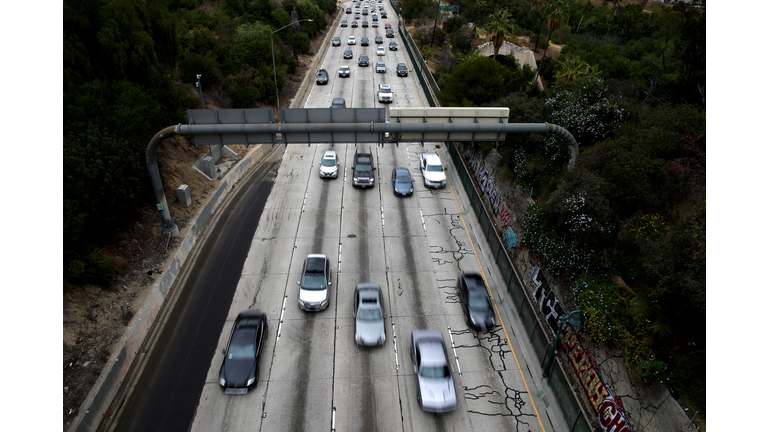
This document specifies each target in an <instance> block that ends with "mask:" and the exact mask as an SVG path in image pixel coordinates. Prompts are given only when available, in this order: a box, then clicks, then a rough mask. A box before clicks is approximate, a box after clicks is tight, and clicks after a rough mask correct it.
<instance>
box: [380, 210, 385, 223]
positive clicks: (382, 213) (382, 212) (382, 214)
mask: <svg viewBox="0 0 768 432" xmlns="http://www.w3.org/2000/svg"><path fill="white" fill-rule="evenodd" d="M380 207H381V227H382V228H384V206H380Z"/></svg>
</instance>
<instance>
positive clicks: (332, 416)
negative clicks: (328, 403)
mask: <svg viewBox="0 0 768 432" xmlns="http://www.w3.org/2000/svg"><path fill="white" fill-rule="evenodd" d="M331 430H332V431H335V430H336V407H333V411H332V412H331Z"/></svg>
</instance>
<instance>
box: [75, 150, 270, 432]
mask: <svg viewBox="0 0 768 432" xmlns="http://www.w3.org/2000/svg"><path fill="white" fill-rule="evenodd" d="M257 146H258V147H257V148H256V149H255V150H254V151H252V152H249V153H248V155H246V156H245V157H243V159H242V160H241V161H240V162H238V163H237V164H236V165H235V166H234V167H233V168H232V169H230V170H229V171H228V172H227V174H226V175H225V176H224V178H223V179H222V181H221V184H220V185H219V188H218V189H217V190H216V192H214V194H213V196H211V199H210V200H208V203H207V204H206V205H205V206H204V207H203V208H202V210H201V211H200V214H199V215H198V216H197V218H196V219H195V221H194V222H193V223H192V226H191V227H190V229H189V231H188V232H187V234H186V235H185V237H184V240H183V241H182V242H181V245H180V246H179V248H178V250H177V251H176V254H175V255H174V257H173V259H172V260H171V261H170V262H169V263H168V267H167V268H166V269H165V270H163V274H162V276H161V277H160V280H159V281H158V282H157V283H156V284H155V285H154V286H153V287H152V288H151V292H150V294H149V295H148V297H147V302H146V303H145V305H144V307H142V309H141V310H139V311H138V312H136V314H135V315H134V317H133V319H132V320H131V322H130V323H129V325H128V327H127V329H126V331H125V333H124V334H123V337H121V338H120V340H119V341H118V342H117V345H116V347H115V349H114V350H113V353H112V355H111V356H110V358H109V360H108V361H107V364H106V365H105V366H104V369H103V370H102V371H101V375H100V376H99V378H98V379H97V380H96V383H95V384H94V386H93V388H92V389H91V391H90V393H88V396H87V397H86V398H85V401H83V404H82V405H81V406H80V412H78V414H77V417H76V418H75V419H74V420H73V422H72V424H71V425H70V427H69V429H68V430H69V431H95V430H96V429H97V428H98V426H99V424H100V423H101V421H102V419H103V418H104V415H105V414H106V413H107V410H108V409H109V406H110V405H111V404H112V401H113V400H114V398H115V396H116V395H117V393H118V391H119V389H120V385H121V384H122V383H123V380H124V379H125V377H126V375H127V373H128V370H129V369H130V367H131V365H132V364H133V362H134V360H136V358H137V353H138V352H139V349H140V348H141V346H142V344H143V343H144V339H145V338H146V337H147V335H148V334H149V330H150V328H151V327H152V324H153V323H154V322H155V318H156V317H157V315H158V313H159V312H160V309H161V308H162V306H163V304H164V303H165V299H166V298H167V297H168V293H169V292H170V290H171V287H172V286H173V284H174V283H175V282H176V278H177V277H178V275H179V271H180V270H181V268H182V267H183V266H184V263H185V262H186V260H187V258H188V257H189V254H190V252H192V250H193V249H194V248H195V246H196V244H197V240H198V238H199V237H200V234H201V233H202V232H203V230H204V228H205V226H206V224H207V223H208V221H209V220H210V218H211V216H212V215H213V214H214V213H215V212H216V210H217V209H218V207H219V205H220V204H221V203H222V202H223V201H224V198H226V196H227V193H228V192H229V191H230V190H231V189H232V188H233V187H234V185H235V183H237V182H238V181H239V180H240V179H241V178H242V177H243V176H244V175H245V174H246V173H247V172H248V171H249V170H250V169H251V168H252V167H253V166H254V165H255V164H256V163H257V162H259V161H260V160H261V159H262V158H264V156H266V155H267V154H268V153H269V152H270V150H272V147H271V145H270V144H257Z"/></svg>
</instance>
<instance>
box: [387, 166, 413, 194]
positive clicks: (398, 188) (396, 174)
mask: <svg viewBox="0 0 768 432" xmlns="http://www.w3.org/2000/svg"><path fill="white" fill-rule="evenodd" d="M392 188H393V189H394V192H395V196H402V197H406V196H411V195H413V179H412V178H411V172H410V171H408V168H405V167H395V169H393V170H392Z"/></svg>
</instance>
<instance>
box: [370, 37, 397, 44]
mask: <svg viewBox="0 0 768 432" xmlns="http://www.w3.org/2000/svg"><path fill="white" fill-rule="evenodd" d="M374 41H376V43H377V44H383V43H384V38H383V37H381V36H376V39H374ZM393 42H394V41H393Z"/></svg>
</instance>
